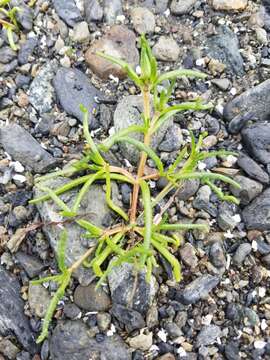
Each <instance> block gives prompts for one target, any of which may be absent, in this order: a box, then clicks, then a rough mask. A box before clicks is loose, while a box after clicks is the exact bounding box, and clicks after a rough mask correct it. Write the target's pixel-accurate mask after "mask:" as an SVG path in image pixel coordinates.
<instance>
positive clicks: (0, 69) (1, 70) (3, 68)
mask: <svg viewBox="0 0 270 360" xmlns="http://www.w3.org/2000/svg"><path fill="white" fill-rule="evenodd" d="M17 66H18V61H17V60H16V59H14V60H12V61H11V62H9V63H7V64H0V75H3V74H9V73H10V72H12V71H13V70H15V69H16V67H17Z"/></svg>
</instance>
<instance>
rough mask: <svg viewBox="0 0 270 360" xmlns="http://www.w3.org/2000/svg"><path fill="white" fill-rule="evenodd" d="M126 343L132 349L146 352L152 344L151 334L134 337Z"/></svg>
mask: <svg viewBox="0 0 270 360" xmlns="http://www.w3.org/2000/svg"><path fill="white" fill-rule="evenodd" d="M128 343H129V345H130V346H131V347H132V348H133V349H138V350H142V351H147V350H149V349H150V347H151V346H152V344H153V334H152V333H151V332H150V333H149V334H147V335H146V334H140V335H137V336H134V337H133V338H130V339H128Z"/></svg>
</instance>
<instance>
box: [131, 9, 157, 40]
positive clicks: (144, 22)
mask: <svg viewBox="0 0 270 360" xmlns="http://www.w3.org/2000/svg"><path fill="white" fill-rule="evenodd" d="M130 15H131V21H132V23H133V26H134V29H135V30H136V31H137V33H138V34H149V33H152V32H154V30H155V25H156V22H155V16H154V14H153V13H152V12H151V11H150V10H148V9H147V8H143V7H135V8H133V9H132V10H131V13H130Z"/></svg>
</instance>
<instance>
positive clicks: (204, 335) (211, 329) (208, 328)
mask: <svg viewBox="0 0 270 360" xmlns="http://www.w3.org/2000/svg"><path fill="white" fill-rule="evenodd" d="M219 336H221V330H220V327H219V326H217V325H205V326H204V327H203V328H202V330H201V331H200V332H199V334H198V336H197V341H196V346H197V347H200V346H207V345H212V344H214V343H215V342H216V340H217V338H218V337H219Z"/></svg>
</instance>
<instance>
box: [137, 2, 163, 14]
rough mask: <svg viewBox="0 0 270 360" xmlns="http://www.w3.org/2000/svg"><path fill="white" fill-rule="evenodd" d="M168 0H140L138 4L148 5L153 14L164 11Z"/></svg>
mask: <svg viewBox="0 0 270 360" xmlns="http://www.w3.org/2000/svg"><path fill="white" fill-rule="evenodd" d="M168 3H169V0H141V1H140V5H141V6H145V7H148V8H149V9H150V10H152V11H153V12H154V13H155V14H161V13H164V12H165V11H166V10H167V8H168Z"/></svg>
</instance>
